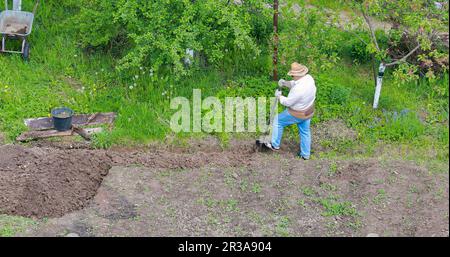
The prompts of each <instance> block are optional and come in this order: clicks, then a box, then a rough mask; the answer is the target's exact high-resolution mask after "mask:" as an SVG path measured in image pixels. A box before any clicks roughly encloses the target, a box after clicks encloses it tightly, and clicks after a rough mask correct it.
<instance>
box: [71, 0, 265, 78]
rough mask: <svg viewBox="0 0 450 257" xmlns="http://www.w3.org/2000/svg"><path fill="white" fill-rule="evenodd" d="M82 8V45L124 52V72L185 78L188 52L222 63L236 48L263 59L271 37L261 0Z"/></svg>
mask: <svg viewBox="0 0 450 257" xmlns="http://www.w3.org/2000/svg"><path fill="white" fill-rule="evenodd" d="M79 7H80V13H79V14H78V15H77V16H75V18H74V22H75V23H76V24H77V28H78V31H79V35H80V39H81V43H82V45H83V46H84V47H103V48H106V49H111V50H112V51H114V52H118V53H119V55H120V56H121V58H120V60H119V62H118V63H119V65H118V66H117V67H118V69H119V70H137V71H139V69H140V68H141V67H147V68H149V69H150V68H151V69H152V70H153V72H155V73H158V72H160V71H162V70H167V71H168V72H171V73H172V74H174V76H178V77H179V76H182V75H185V74H187V73H188V69H186V66H185V65H184V63H183V60H184V59H185V58H190V57H189V56H188V55H187V54H186V49H193V50H195V51H196V52H197V53H200V56H202V57H204V58H205V59H206V61H207V62H208V63H212V64H217V63H218V62H220V61H221V60H222V59H223V58H224V56H226V55H227V53H231V52H233V51H235V50H240V51H242V52H244V53H246V54H247V55H248V56H249V57H253V56H255V55H258V54H259V53H260V48H259V46H258V44H257V41H264V39H265V38H266V37H267V36H269V35H270V33H269V30H268V28H267V26H268V24H270V11H269V10H268V9H267V8H264V7H263V1H261V0H250V1H245V4H242V5H238V4H234V3H233V2H231V3H230V1H216V0H199V1H187V0H183V1H180V0H166V1H139V0H112V1H103V0H82V1H79ZM256 17H258V18H256ZM122 51H123V52H122Z"/></svg>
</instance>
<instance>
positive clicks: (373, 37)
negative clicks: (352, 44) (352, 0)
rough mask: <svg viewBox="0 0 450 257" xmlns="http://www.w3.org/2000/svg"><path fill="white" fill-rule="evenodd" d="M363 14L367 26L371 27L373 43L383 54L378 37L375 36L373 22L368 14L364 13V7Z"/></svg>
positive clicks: (362, 8)
mask: <svg viewBox="0 0 450 257" xmlns="http://www.w3.org/2000/svg"><path fill="white" fill-rule="evenodd" d="M361 13H362V15H363V17H364V20H365V21H366V23H367V25H368V26H369V30H370V35H371V36H372V41H373V43H374V44H375V47H376V48H377V50H378V52H381V50H380V47H379V46H378V41H377V37H376V36H375V31H374V29H373V26H372V22H371V21H370V18H369V17H368V16H367V14H366V12H364V7H361Z"/></svg>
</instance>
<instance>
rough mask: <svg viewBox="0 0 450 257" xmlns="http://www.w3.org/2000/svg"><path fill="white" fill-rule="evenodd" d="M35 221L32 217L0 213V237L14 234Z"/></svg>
mask: <svg viewBox="0 0 450 257" xmlns="http://www.w3.org/2000/svg"><path fill="white" fill-rule="evenodd" d="M34 224H35V221H33V220H32V219H28V218H24V217H17V216H8V215H0V237H11V236H15V235H16V233H20V232H22V231H24V229H25V228H27V227H30V226H33V225H34Z"/></svg>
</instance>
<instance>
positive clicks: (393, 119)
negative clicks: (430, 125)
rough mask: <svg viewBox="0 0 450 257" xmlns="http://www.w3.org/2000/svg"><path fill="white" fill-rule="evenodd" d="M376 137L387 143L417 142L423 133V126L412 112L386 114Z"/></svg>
mask: <svg viewBox="0 0 450 257" xmlns="http://www.w3.org/2000/svg"><path fill="white" fill-rule="evenodd" d="M378 132H379V133H378V135H379V136H380V138H381V139H385V140H389V141H412V140H417V139H418V138H419V137H420V136H422V135H423V134H424V133H425V125H424V124H423V123H422V122H421V121H420V119H419V118H418V117H417V115H416V114H415V113H414V112H402V113H400V114H398V113H397V112H393V113H386V114H385V118H384V124H383V125H382V126H381V127H379V131H378Z"/></svg>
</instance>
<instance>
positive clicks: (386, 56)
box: [348, 0, 449, 84]
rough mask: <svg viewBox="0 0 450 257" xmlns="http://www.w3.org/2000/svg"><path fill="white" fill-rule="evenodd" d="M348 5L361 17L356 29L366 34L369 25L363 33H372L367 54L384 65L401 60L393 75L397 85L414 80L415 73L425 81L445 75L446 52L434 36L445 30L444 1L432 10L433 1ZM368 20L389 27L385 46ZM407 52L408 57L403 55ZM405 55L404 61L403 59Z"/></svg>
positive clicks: (369, 1)
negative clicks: (438, 74)
mask: <svg viewBox="0 0 450 257" xmlns="http://www.w3.org/2000/svg"><path fill="white" fill-rule="evenodd" d="M348 2H349V3H351V5H352V6H353V8H354V9H356V10H358V11H360V12H361V13H362V14H363V16H364V20H365V22H364V23H362V22H355V23H354V24H355V25H357V26H358V27H359V28H358V29H359V30H360V31H367V30H366V29H365V28H366V27H367V26H368V25H369V27H370V29H371V31H370V32H367V34H368V35H370V34H371V33H372V32H373V33H374V34H375V36H374V37H372V36H371V39H370V40H367V37H366V40H365V44H367V52H369V53H370V54H371V55H373V56H374V57H375V58H377V59H378V60H379V61H380V62H383V63H386V64H388V66H389V65H391V64H392V65H394V63H395V61H398V60H401V62H400V63H398V64H400V65H399V67H398V68H396V70H395V72H394V77H395V78H396V82H397V83H398V84H404V83H408V82H410V81H415V80H417V78H418V76H419V71H421V72H422V74H426V76H425V77H427V78H434V77H435V76H436V73H437V72H438V73H445V72H446V71H447V70H448V49H446V50H445V49H443V48H441V47H440V45H442V40H440V39H439V38H438V37H436V35H437V34H439V33H442V32H445V31H448V8H449V5H448V2H447V3H445V4H444V5H443V8H441V9H439V8H436V7H435V5H434V2H430V1H429V0H415V1H409V0H400V1H399V0H362V1H348ZM371 17H376V19H378V20H381V21H386V22H389V23H391V24H392V28H391V29H390V30H389V31H388V32H386V34H387V37H388V44H387V45H385V44H383V43H382V42H381V41H382V40H380V37H379V34H380V33H375V31H376V27H375V26H374V25H373V24H374V23H375V22H376V21H374V20H372V21H371V19H372V18H371ZM360 20H361V19H360ZM382 34H384V33H382ZM416 47H418V48H416ZM359 50H361V48H359ZM356 53H361V51H356ZM408 53H411V54H410V55H407V54H408ZM406 56H408V58H406V59H403V58H404V57H406ZM444 60H446V61H444Z"/></svg>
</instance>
